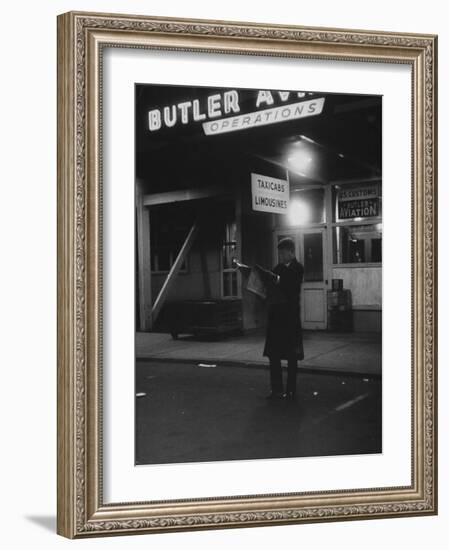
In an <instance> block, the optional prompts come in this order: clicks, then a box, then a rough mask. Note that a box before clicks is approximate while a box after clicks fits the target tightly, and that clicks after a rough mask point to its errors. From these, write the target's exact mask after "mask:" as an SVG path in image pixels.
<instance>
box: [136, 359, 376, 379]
mask: <svg viewBox="0 0 449 550" xmlns="http://www.w3.org/2000/svg"><path fill="white" fill-rule="evenodd" d="M143 361H147V362H152V363H155V362H159V363H188V364H192V365H195V364H197V363H204V362H206V361H205V359H204V358H201V359H193V358H189V359H174V358H171V357H154V356H152V357H142V356H141V357H136V363H137V362H143ZM207 362H216V363H218V364H219V366H220V367H243V368H250V369H268V368H269V365H268V363H262V362H260V363H255V362H249V363H248V362H246V363H245V362H242V361H229V360H223V361H221V360H219V359H210V360H207ZM282 368H284V369H287V366H284V365H282ZM298 370H300V371H302V372H305V373H307V374H320V375H327V376H329V375H330V376H348V377H355V378H374V379H376V380H377V379H381V378H382V374H381V373H367V372H354V371H348V370H345V369H331V368H329V367H317V366H313V365H307V364H304V365H301V364H300V365H299V366H298Z"/></svg>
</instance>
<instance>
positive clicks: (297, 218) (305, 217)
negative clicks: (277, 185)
mask: <svg viewBox="0 0 449 550" xmlns="http://www.w3.org/2000/svg"><path fill="white" fill-rule="evenodd" d="M310 216H311V212H310V207H309V205H308V204H306V203H305V202H304V201H302V200H300V199H293V200H292V201H291V202H290V206H289V209H288V221H289V223H290V225H306V224H308V223H309V221H310Z"/></svg>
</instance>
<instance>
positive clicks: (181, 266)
mask: <svg viewBox="0 0 449 550" xmlns="http://www.w3.org/2000/svg"><path fill="white" fill-rule="evenodd" d="M135 207H136V210H135V212H136V216H135V390H136V398H135V464H136V465H141V464H142V465H143V464H167V463H187V462H208V461H228V460H254V459H280V458H291V457H320V456H336V455H360V454H375V453H382V96H380V95H360V94H337V93H327V92H320V91H307V90H299V91H298V90H259V89H242V88H209V87H201V86H197V87H191V86H175V85H160V84H157V85H156V84H151V83H137V84H135ZM398 245H399V243H398Z"/></svg>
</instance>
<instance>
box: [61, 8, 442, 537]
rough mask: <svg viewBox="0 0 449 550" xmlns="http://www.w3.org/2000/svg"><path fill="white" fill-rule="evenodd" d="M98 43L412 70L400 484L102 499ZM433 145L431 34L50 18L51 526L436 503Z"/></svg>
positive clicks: (343, 512)
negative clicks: (53, 135) (406, 482)
mask: <svg viewBox="0 0 449 550" xmlns="http://www.w3.org/2000/svg"><path fill="white" fill-rule="evenodd" d="M105 46H108V47H111V46H112V47H127V48H128V47H132V48H150V49H151V48H153V49H171V50H181V51H200V52H204V54H205V55H207V54H208V53H217V52H220V53H223V54H226V53H237V54H241V55H268V56H278V57H282V56H284V57H285V56H286V57H298V58H312V59H327V60H346V61H348V60H350V61H357V62H384V63H402V64H408V65H409V66H410V67H411V69H412V116H411V121H412V125H413V131H412V143H411V147H412V164H413V166H412V182H411V185H412V204H411V209H412V227H411V234H412V265H411V275H412V311H411V312H410V315H411V318H412V365H411V368H412V388H411V403H412V418H411V430H412V453H411V467H412V484H411V485H410V486H407V487H394V488H382V487H379V488H375V489H359V490H345V491H323V492H316V493H287V494H269V495H267V494H262V495H247V496H243V497H226V496H217V497H213V498H206V499H189V500H186V499H184V500H172V501H163V502H162V501H153V502H152V501H151V500H148V502H126V503H117V504H104V503H103V490H102V465H103V461H102V460H103V459H102V457H103V449H102V368H103V364H102V252H101V251H102V247H101V243H102V178H101V174H102V158H101V86H102V74H101V66H102V63H101V60H102V48H103V47H105ZM436 155H437V37H436V36H434V35H423V34H405V33H389V32H380V31H366V30H343V29H331V28H305V27H298V26H283V25H265V24H254V23H243V22H225V21H207V20H191V19H174V18H163V17H146V16H134V15H117V14H100V13H88V12H69V13H65V14H62V15H60V16H58V182H57V186H58V187H57V190H58V206H57V215H58V243H57V254H58V335H57V336H58V379H57V389H58V411H57V415H58V416H57V422H58V425H57V429H58V469H57V477H58V493H57V507H58V511H57V532H58V534H60V535H63V536H65V537H69V538H84V537H89V536H106V535H120V534H123V535H125V534H136V533H152V532H167V531H186V530H198V529H218V528H232V527H252V526H262V525H266V526H268V525H279V524H289V523H305V522H319V521H337V520H350V519H372V518H375V519H378V518H383V517H400V516H420V515H429V514H436V513H437V173H436V170H437V156H436ZM148 497H149V499H150V498H151V495H148Z"/></svg>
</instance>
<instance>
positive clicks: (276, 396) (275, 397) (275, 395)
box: [265, 391, 284, 399]
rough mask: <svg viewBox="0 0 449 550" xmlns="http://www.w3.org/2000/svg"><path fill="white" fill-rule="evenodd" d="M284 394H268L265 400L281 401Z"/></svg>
mask: <svg viewBox="0 0 449 550" xmlns="http://www.w3.org/2000/svg"><path fill="white" fill-rule="evenodd" d="M283 397H284V394H283V393H282V392H273V391H272V392H270V393H269V394H268V395H267V396H266V398H265V399H282V398H283Z"/></svg>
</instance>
